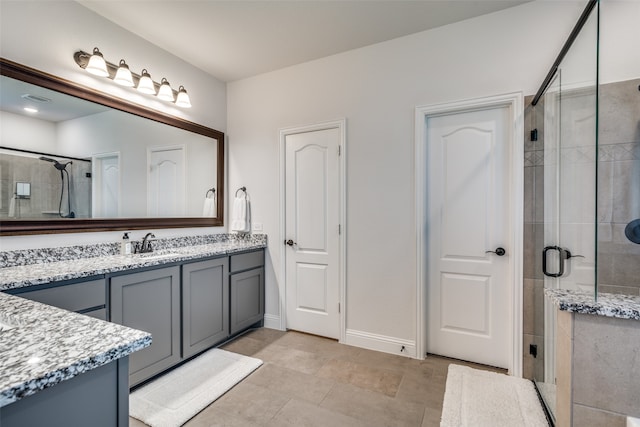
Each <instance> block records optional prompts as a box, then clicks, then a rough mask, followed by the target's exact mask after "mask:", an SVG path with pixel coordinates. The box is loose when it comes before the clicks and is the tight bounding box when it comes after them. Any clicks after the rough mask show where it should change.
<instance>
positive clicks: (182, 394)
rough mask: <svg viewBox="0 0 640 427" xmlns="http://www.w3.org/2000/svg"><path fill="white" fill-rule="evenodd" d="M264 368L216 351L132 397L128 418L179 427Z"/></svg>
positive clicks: (158, 426) (248, 359)
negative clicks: (257, 370)
mask: <svg viewBox="0 0 640 427" xmlns="http://www.w3.org/2000/svg"><path fill="white" fill-rule="evenodd" d="M260 365H262V360H260V359H254V358H253V357H247V356H243V355H241V354H236V353H231V352H228V351H225V350H220V349H217V348H216V349H213V350H209V351H207V352H206V353H204V354H202V355H200V356H198V357H197V358H195V359H193V360H192V361H190V362H188V363H186V364H184V365H182V366H180V367H179V368H176V369H174V370H173V371H171V372H169V373H168V374H165V375H163V376H162V377H160V378H158V379H157V380H155V381H153V382H151V383H149V384H147V385H145V386H144V387H141V388H139V389H138V390H136V391H134V392H133V393H131V394H130V395H129V415H130V416H132V417H133V418H137V419H139V420H140V421H142V422H144V423H146V424H148V425H150V426H152V427H177V426H181V425H183V424H184V423H185V422H187V421H188V420H189V419H190V418H192V417H193V416H194V415H196V414H197V413H198V412H200V411H201V410H203V409H204V408H205V407H206V406H207V405H209V404H210V403H211V402H213V401H214V400H216V399H217V398H219V397H220V396H222V395H223V394H224V393H226V392H227V390H229V389H231V388H232V387H233V386H234V385H236V384H237V383H239V382H240V381H242V379H243V378H245V377H246V376H247V375H249V374H250V373H251V372H253V371H254V370H256V369H257V368H258V367H259V366H260Z"/></svg>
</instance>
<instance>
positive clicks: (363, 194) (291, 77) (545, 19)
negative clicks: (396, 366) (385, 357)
mask: <svg viewBox="0 0 640 427" xmlns="http://www.w3.org/2000/svg"><path fill="white" fill-rule="evenodd" d="M583 7H584V3H583V2H574V1H571V2H539V1H537V2H533V3H527V4H525V5H522V6H519V7H516V8H511V9H507V10H504V11H501V12H498V13H495V14H491V15H487V16H483V17H479V18H475V19H471V20H467V21H464V22H461V23H457V24H453V25H449V26H446V27H441V28H438V29H434V30H430V31H426V32H422V33H418V34H415V35H411V36H407V37H403V38H399V39H395V40H391V41H388V42H384V43H380V44H376V45H373V46H369V47H365V48H362V49H358V50H354V51H350V52H347V53H344V54H339V55H335V56H331V57H328V58H324V59H321V60H317V61H313V62H308V63H305V64H301V65H298V66H294V67H290V68H286V69H283V70H279V71H276V72H272V73H268V74H264V75H260V76H257V77H253V78H249V79H245V80H241V81H236V82H233V83H230V84H229V85H228V93H227V97H228V111H227V114H228V131H229V136H230V137H229V187H230V188H231V189H233V188H236V187H238V186H240V185H246V186H247V188H248V189H249V191H250V192H251V197H252V215H253V220H254V221H256V222H262V223H263V224H264V230H265V232H266V233H268V235H269V241H270V242H272V244H271V245H270V248H269V256H268V258H267V261H268V266H267V279H266V283H267V294H266V312H267V315H268V318H269V320H270V322H271V321H273V323H275V321H277V319H278V317H279V316H280V312H279V306H278V296H279V293H280V292H284V289H282V288H281V287H282V286H283V284H282V279H283V278H281V277H279V273H280V272H279V268H280V267H279V266H280V261H281V257H282V256H283V255H284V251H283V246H282V245H281V244H279V243H280V229H279V206H280V200H279V194H278V188H279V181H278V180H279V172H278V171H279V169H278V168H279V166H278V164H279V153H278V150H279V148H278V129H281V128H286V127H292V126H298V125H304V124H312V123H317V122H322V121H327V120H333V119H337V118H342V117H344V118H346V119H347V144H346V145H347V147H346V153H347V224H346V236H347V237H346V238H347V301H346V303H347V310H346V313H347V330H348V332H349V331H355V332H364V333H365V334H374V335H380V336H382V337H378V338H384V337H386V338H390V339H391V340H392V341H393V340H396V341H398V342H400V341H402V340H407V341H410V342H414V341H415V340H416V317H417V313H416V308H415V307H416V301H415V298H416V288H417V284H416V249H415V248H416V236H415V232H416V230H415V203H414V167H413V164H414V157H413V156H414V152H413V147H414V123H413V117H414V108H415V107H416V106H417V105H426V104H435V103H441V102H445V101H453V100H460V99H468V98H474V97H481V96H488V95H496V94H502V93H507V92H514V91H522V92H523V93H524V94H531V93H535V91H536V90H537V88H538V85H539V84H540V83H541V82H542V80H543V78H544V76H545V75H546V73H547V71H548V69H549V67H550V66H551V64H552V62H553V60H554V59H555V57H556V55H557V53H558V52H559V50H560V48H561V46H562V44H563V43H564V41H565V39H566V37H567V35H568V34H569V32H570V31H571V28H572V27H573V25H574V23H575V22H576V21H577V18H578V16H579V15H580V13H581V12H582V8H583ZM471 208H472V207H471ZM374 338H375V337H374ZM373 341H376V340H375V339H374V340H373ZM372 344H373V345H375V343H374V342H372ZM381 347H382V346H381Z"/></svg>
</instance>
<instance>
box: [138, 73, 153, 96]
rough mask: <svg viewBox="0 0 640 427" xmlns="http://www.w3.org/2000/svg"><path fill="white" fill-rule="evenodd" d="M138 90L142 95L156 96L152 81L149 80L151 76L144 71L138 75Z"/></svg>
mask: <svg viewBox="0 0 640 427" xmlns="http://www.w3.org/2000/svg"><path fill="white" fill-rule="evenodd" d="M138 90H139V91H140V92H142V93H146V94H149V95H155V94H156V88H155V86H154V84H153V80H151V76H150V75H149V72H148V71H147V70H146V69H143V70H142V73H141V75H140V81H139V82H138Z"/></svg>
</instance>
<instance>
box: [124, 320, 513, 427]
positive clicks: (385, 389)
mask: <svg viewBox="0 0 640 427" xmlns="http://www.w3.org/2000/svg"><path fill="white" fill-rule="evenodd" d="M222 348H223V349H225V350H228V351H232V352H235V353H240V354H244V355H247V356H252V357H257V358H259V359H262V360H263V361H264V364H263V365H262V366H261V367H260V368H258V369H257V370H256V371H255V372H254V373H253V374H251V375H250V376H248V377H247V378H245V380H244V381H242V382H241V383H239V384H238V385H236V386H235V387H234V388H233V389H231V390H230V391H229V392H227V393H226V394H225V395H224V396H222V397H221V398H220V399H218V400H217V401H215V402H214V403H212V404H211V405H209V406H208V407H207V408H205V409H204V410H203V411H202V412H200V413H199V414H198V415H196V416H195V417H194V418H192V419H191V420H190V421H189V422H187V424H185V426H186V427H205V426H206V427H210V426H242V427H245V426H246V427H252V426H323V427H324V426H329V427H340V426H363V427H364V426H366V427H375V426H394V427H396V426H398V427H399V426H417V427H420V426H422V427H424V426H439V425H440V415H441V411H442V400H443V397H444V389H445V382H446V378H447V369H448V366H449V364H450V363H458V364H464V365H468V366H472V367H475V368H479V369H490V370H495V371H498V372H504V371H501V370H498V369H493V368H489V367H486V366H482V365H475V364H471V363H464V362H460V361H457V360H451V359H446V358H442V357H438V356H430V357H428V358H427V359H425V360H415V359H409V358H406V357H402V356H394V355H390V354H386V353H380V352H376V351H371V350H365V349H362V348H357V347H351V346H348V345H343V344H339V343H338V342H336V341H334V340H330V339H327V338H321V337H317V336H313V335H307V334H303V333H299V332H293V331H289V332H281V331H276V330H273V329H265V328H262V329H257V330H254V331H251V332H248V333H247V334H245V335H243V336H241V337H239V338H237V339H235V340H234V341H232V342H230V343H228V344H226V345H224V346H223V347H222ZM129 425H130V427H142V426H144V424H143V423H141V422H140V421H138V420H135V419H131V421H130V424H129Z"/></svg>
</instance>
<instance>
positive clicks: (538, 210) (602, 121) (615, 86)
mask: <svg viewBox="0 0 640 427" xmlns="http://www.w3.org/2000/svg"><path fill="white" fill-rule="evenodd" d="M532 99H533V97H532V96H530V97H526V98H525V116H524V121H525V123H524V128H525V152H524V301H523V306H524V313H523V319H524V320H523V322H524V324H523V332H524V336H523V344H524V349H523V354H524V356H523V358H524V360H523V368H524V369H523V374H524V376H525V377H526V378H530V379H531V378H533V377H534V372H535V369H542V368H543V366H544V360H543V358H544V351H543V333H544V323H543V316H544V313H543V310H544V303H543V275H542V266H541V253H542V249H543V245H544V242H543V237H544V228H543V223H544V161H543V160H544V120H543V118H544V98H542V99H541V100H540V103H538V105H537V106H536V107H531V100H532ZM598 108H599V111H598V129H599V135H598V138H599V139H598V145H599V149H598V195H597V199H598V205H597V221H598V241H597V252H598V253H597V255H598V261H597V263H598V278H597V283H598V291H599V292H612V293H622V294H627V295H640V245H638V244H635V243H632V242H631V241H629V240H628V239H627V238H626V237H625V235H624V228H625V227H626V225H627V224H628V223H629V222H630V221H631V220H633V219H636V218H640V79H634V80H628V81H623V82H615V83H609V84H604V85H600V87H599V100H598ZM536 128H537V129H538V140H537V141H531V138H530V136H531V135H530V131H531V130H532V129H536ZM530 344H537V345H538V355H537V358H536V359H534V358H533V356H531V355H530V354H529V345H530ZM534 362H535V363H534ZM537 377H538V378H542V372H538V373H537Z"/></svg>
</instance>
